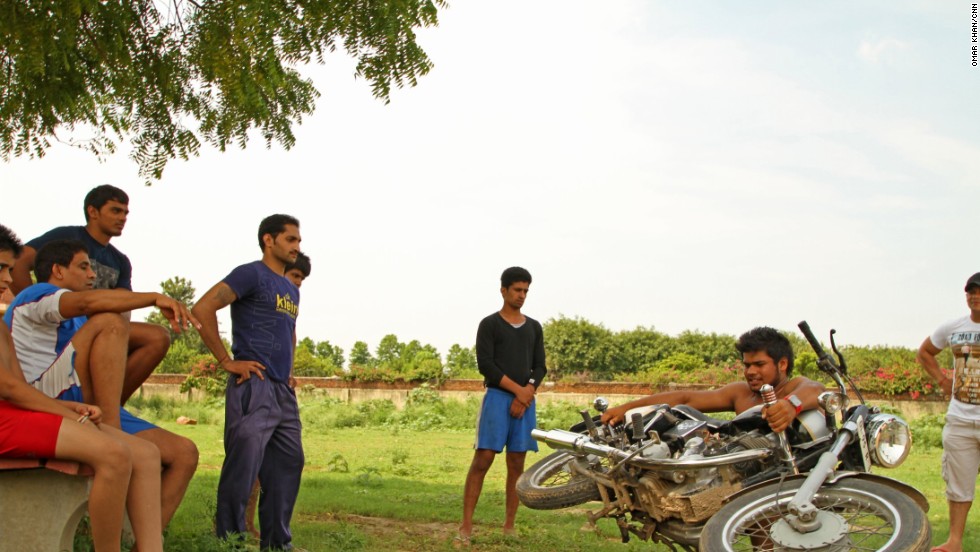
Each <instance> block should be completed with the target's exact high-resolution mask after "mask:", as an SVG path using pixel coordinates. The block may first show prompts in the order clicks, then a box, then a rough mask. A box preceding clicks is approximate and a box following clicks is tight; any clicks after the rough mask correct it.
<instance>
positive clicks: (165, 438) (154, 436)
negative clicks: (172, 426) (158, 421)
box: [135, 428, 198, 528]
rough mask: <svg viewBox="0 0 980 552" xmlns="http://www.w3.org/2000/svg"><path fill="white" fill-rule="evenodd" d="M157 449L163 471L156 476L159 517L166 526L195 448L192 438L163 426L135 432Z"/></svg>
mask: <svg viewBox="0 0 980 552" xmlns="http://www.w3.org/2000/svg"><path fill="white" fill-rule="evenodd" d="M135 436H136V437H139V438H140V439H144V440H146V441H149V442H151V443H153V444H154V445H156V447H157V448H158V449H159V450H160V463H161V464H162V466H163V474H162V475H161V477H160V519H161V524H162V525H161V526H162V527H164V528H166V527H167V525H168V524H170V520H171V519H173V517H174V512H176V511H177V507H178V506H180V502H181V500H183V499H184V493H186V492H187V485H188V484H190V482H191V477H193V476H194V471H195V470H196V469H197V460H198V451H197V446H196V445H194V442H193V441H191V440H190V439H187V438H185V437H181V436H180V435H177V434H176V433H171V432H169V431H167V430H165V429H160V428H156V429H147V430H145V431H140V432H139V433H137V434H136V435H135Z"/></svg>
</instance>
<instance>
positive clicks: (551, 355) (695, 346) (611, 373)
mask: <svg viewBox="0 0 980 552" xmlns="http://www.w3.org/2000/svg"><path fill="white" fill-rule="evenodd" d="M161 287H162V289H163V293H164V294H166V295H169V296H171V297H174V298H175V299H179V300H181V301H184V302H185V303H187V304H189V305H190V304H192V301H193V298H194V296H195V289H194V286H193V285H192V284H191V282H190V281H188V280H185V279H183V278H180V277H174V278H171V279H169V280H167V281H166V282H163V283H162V284H161ZM147 320H148V321H149V322H155V323H158V324H162V325H164V326H167V327H168V328H169V325H168V324H167V323H166V320H165V319H164V318H163V317H162V316H161V315H160V314H159V313H153V314H152V315H150V316H149V317H148V318H147ZM786 336H787V337H788V338H789V340H790V342H791V343H792V345H793V350H794V353H795V357H796V363H795V364H796V368H795V374H799V375H804V376H807V377H810V378H813V379H817V380H820V381H825V382H828V383H829V380H828V378H826V377H825V376H824V375H823V374H822V373H820V371H819V370H818V369H817V363H816V360H817V359H816V355H815V354H814V353H813V351H812V350H811V349H810V346H809V344H808V343H807V342H806V341H805V340H804V339H803V338H802V337H801V336H799V335H798V334H797V333H795V332H786ZM544 339H545V354H546V358H547V366H548V379H549V380H551V381H627V382H642V383H649V384H652V385H667V384H671V383H676V384H705V385H722V384H725V383H730V382H733V381H739V380H741V379H742V377H743V376H742V367H741V362H740V361H741V355H740V354H739V353H738V351H737V350H736V349H735V343H736V339H737V338H736V336H734V335H728V334H717V333H703V332H699V331H696V330H693V331H692V330H688V331H684V332H681V333H680V334H679V335H677V336H670V335H667V334H665V333H663V332H659V331H657V330H656V329H654V328H653V327H642V326H641V327H637V328H634V329H632V330H623V331H615V332H614V331H612V330H609V329H607V328H606V327H604V326H603V325H602V324H597V323H594V322H590V321H588V320H586V319H584V318H578V317H575V318H569V317H565V316H559V317H558V318H552V319H549V320H548V321H547V322H545V324H544ZM172 340H173V341H172V344H171V346H170V351H169V352H168V353H167V356H166V358H164V360H163V362H162V363H161V365H160V368H159V369H158V371H160V372H163V373H190V374H192V375H194V376H196V377H197V376H203V377H213V378H217V379H220V377H221V376H222V374H220V371H219V369H218V368H217V367H216V366H215V365H214V357H213V356H212V355H211V353H210V352H209V351H208V350H207V348H206V347H205V346H204V344H203V342H202V341H201V338H200V336H198V334H197V332H193V331H189V332H183V333H180V334H172ZM825 348H827V349H828V350H829V349H830V348H829V346H826V347H825ZM842 353H843V354H844V357H845V359H846V360H847V362H848V365H849V368H850V372H849V373H850V375H851V377H852V378H854V379H855V380H856V381H857V383H858V385H859V387H860V388H861V389H862V391H865V392H868V393H882V394H889V395H895V394H909V395H911V396H912V397H913V398H918V397H919V396H922V395H929V394H935V393H937V392H938V390H937V389H935V388H934V386H933V384H932V381H931V379H930V378H929V377H928V375H927V374H926V373H925V371H924V370H922V369H921V367H919V365H918V364H917V363H916V362H915V351H914V350H912V349H908V348H905V347H884V346H870V347H869V346H854V345H850V346H846V347H844V348H843V349H842ZM944 355H948V352H944ZM940 361H941V365H943V366H948V365H949V364H950V359H949V358H945V359H942V358H941V359H940ZM293 374H294V375H296V376H300V377H304V376H306V377H329V376H337V377H341V378H344V379H347V380H357V381H384V382H395V381H407V382H439V381H443V380H445V379H449V378H459V379H479V378H480V377H481V376H480V374H479V371H478V370H477V363H476V353H475V350H474V348H473V347H465V346H462V345H459V344H454V345H453V346H452V347H450V348H449V351H448V352H447V354H446V356H445V359H443V357H442V355H441V354H440V352H439V351H438V350H437V349H436V348H435V347H434V346H432V345H429V344H423V343H420V342H419V341H418V340H411V341H408V342H407V343H403V342H402V341H400V340H399V339H398V337H397V336H396V335H394V334H388V335H386V336H384V337H383V338H382V339H381V341H380V342H379V343H378V345H377V347H375V348H374V350H373V352H372V350H371V348H370V346H369V345H368V344H367V343H366V342H364V341H358V342H356V343H354V345H353V346H352V347H351V350H350V353H349V354H347V355H346V356H345V354H344V350H343V349H342V348H340V347H339V346H336V345H334V344H332V343H330V342H329V341H327V340H324V341H319V342H318V341H314V340H313V339H311V338H309V337H304V338H303V339H301V340H300V341H299V342H298V343H297V345H296V354H295V360H294V365H293Z"/></svg>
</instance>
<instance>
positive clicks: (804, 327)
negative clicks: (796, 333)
mask: <svg viewBox="0 0 980 552" xmlns="http://www.w3.org/2000/svg"><path fill="white" fill-rule="evenodd" d="M797 326H798V327H799V328H800V331H801V332H803V337H805V338H806V340H807V342H808V343H809V344H810V347H813V350H814V352H816V353H817V356H818V357H820V358H823V357H825V356H827V352H826V351H824V350H823V347H822V346H821V345H820V342H819V341H817V338H816V336H814V335H813V330H811V329H810V325H809V324H807V323H806V320H804V321H802V322H800V323H799V324H797Z"/></svg>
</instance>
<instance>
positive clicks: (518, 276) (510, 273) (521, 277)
mask: <svg viewBox="0 0 980 552" xmlns="http://www.w3.org/2000/svg"><path fill="white" fill-rule="evenodd" d="M514 282H527V283H529V284H530V283H531V273H530V272H528V271H527V269H524V268H521V267H519V266H512V267H510V268H508V269H507V270H505V271H504V272H503V274H501V275H500V287H502V288H509V287H510V286H511V284H513V283H514Z"/></svg>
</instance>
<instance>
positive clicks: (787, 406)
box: [602, 327, 826, 432]
mask: <svg viewBox="0 0 980 552" xmlns="http://www.w3.org/2000/svg"><path fill="white" fill-rule="evenodd" d="M735 347H736V348H737V349H738V351H739V352H740V353H742V364H743V365H744V366H745V381H744V382H735V383H729V384H728V385H725V386H723V387H720V388H718V389H713V390H711V391H667V392H664V393H654V394H653V395H649V396H646V397H643V398H642V399H637V400H635V401H631V402H628V403H626V404H622V405H620V406H617V407H614V408H610V409H609V410H607V411H606V412H605V413H603V414H602V421H603V423H613V424H618V423H622V422H623V420H624V418H625V416H626V412H627V411H629V410H630V409H633V408H638V407H641V406H650V405H655V404H664V403H666V404H668V405H670V406H676V405H678V404H686V405H688V406H690V407H692V408H696V409H698V410H700V411H701V412H731V411H735V413H736V414H741V413H742V412H744V411H746V410H748V409H750V408H752V407H754V406H757V405H761V404H763V401H762V393H761V391H760V389H761V388H762V386H763V385H765V384H767V383H768V384H769V385H771V386H773V389H775V391H776V398H777V399H779V400H778V401H777V402H776V404H774V405H772V406H770V407H768V408H766V409H764V410H763V417H764V418H765V419H766V420H767V421H768V422H769V427H770V428H771V429H772V430H773V431H775V432H780V431H783V430H785V429H786V428H788V427H789V425H790V424H791V423H792V422H793V420H795V419H796V417H797V416H798V415H799V414H800V412H802V411H804V410H810V409H813V408H817V407H818V405H817V397H819V396H820V393H821V392H823V391H824V390H825V389H826V388H825V387H824V385H823V384H822V383H819V382H816V381H813V380H811V379H809V378H805V377H803V376H797V377H795V378H794V377H792V376H793V348H792V346H790V343H789V340H788V339H786V336H784V335H783V334H781V333H779V332H778V331H776V330H774V329H772V328H767V327H760V328H754V329H752V330H749V331H748V332H745V333H744V334H742V336H741V337H739V338H738V344H736V346H735Z"/></svg>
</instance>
